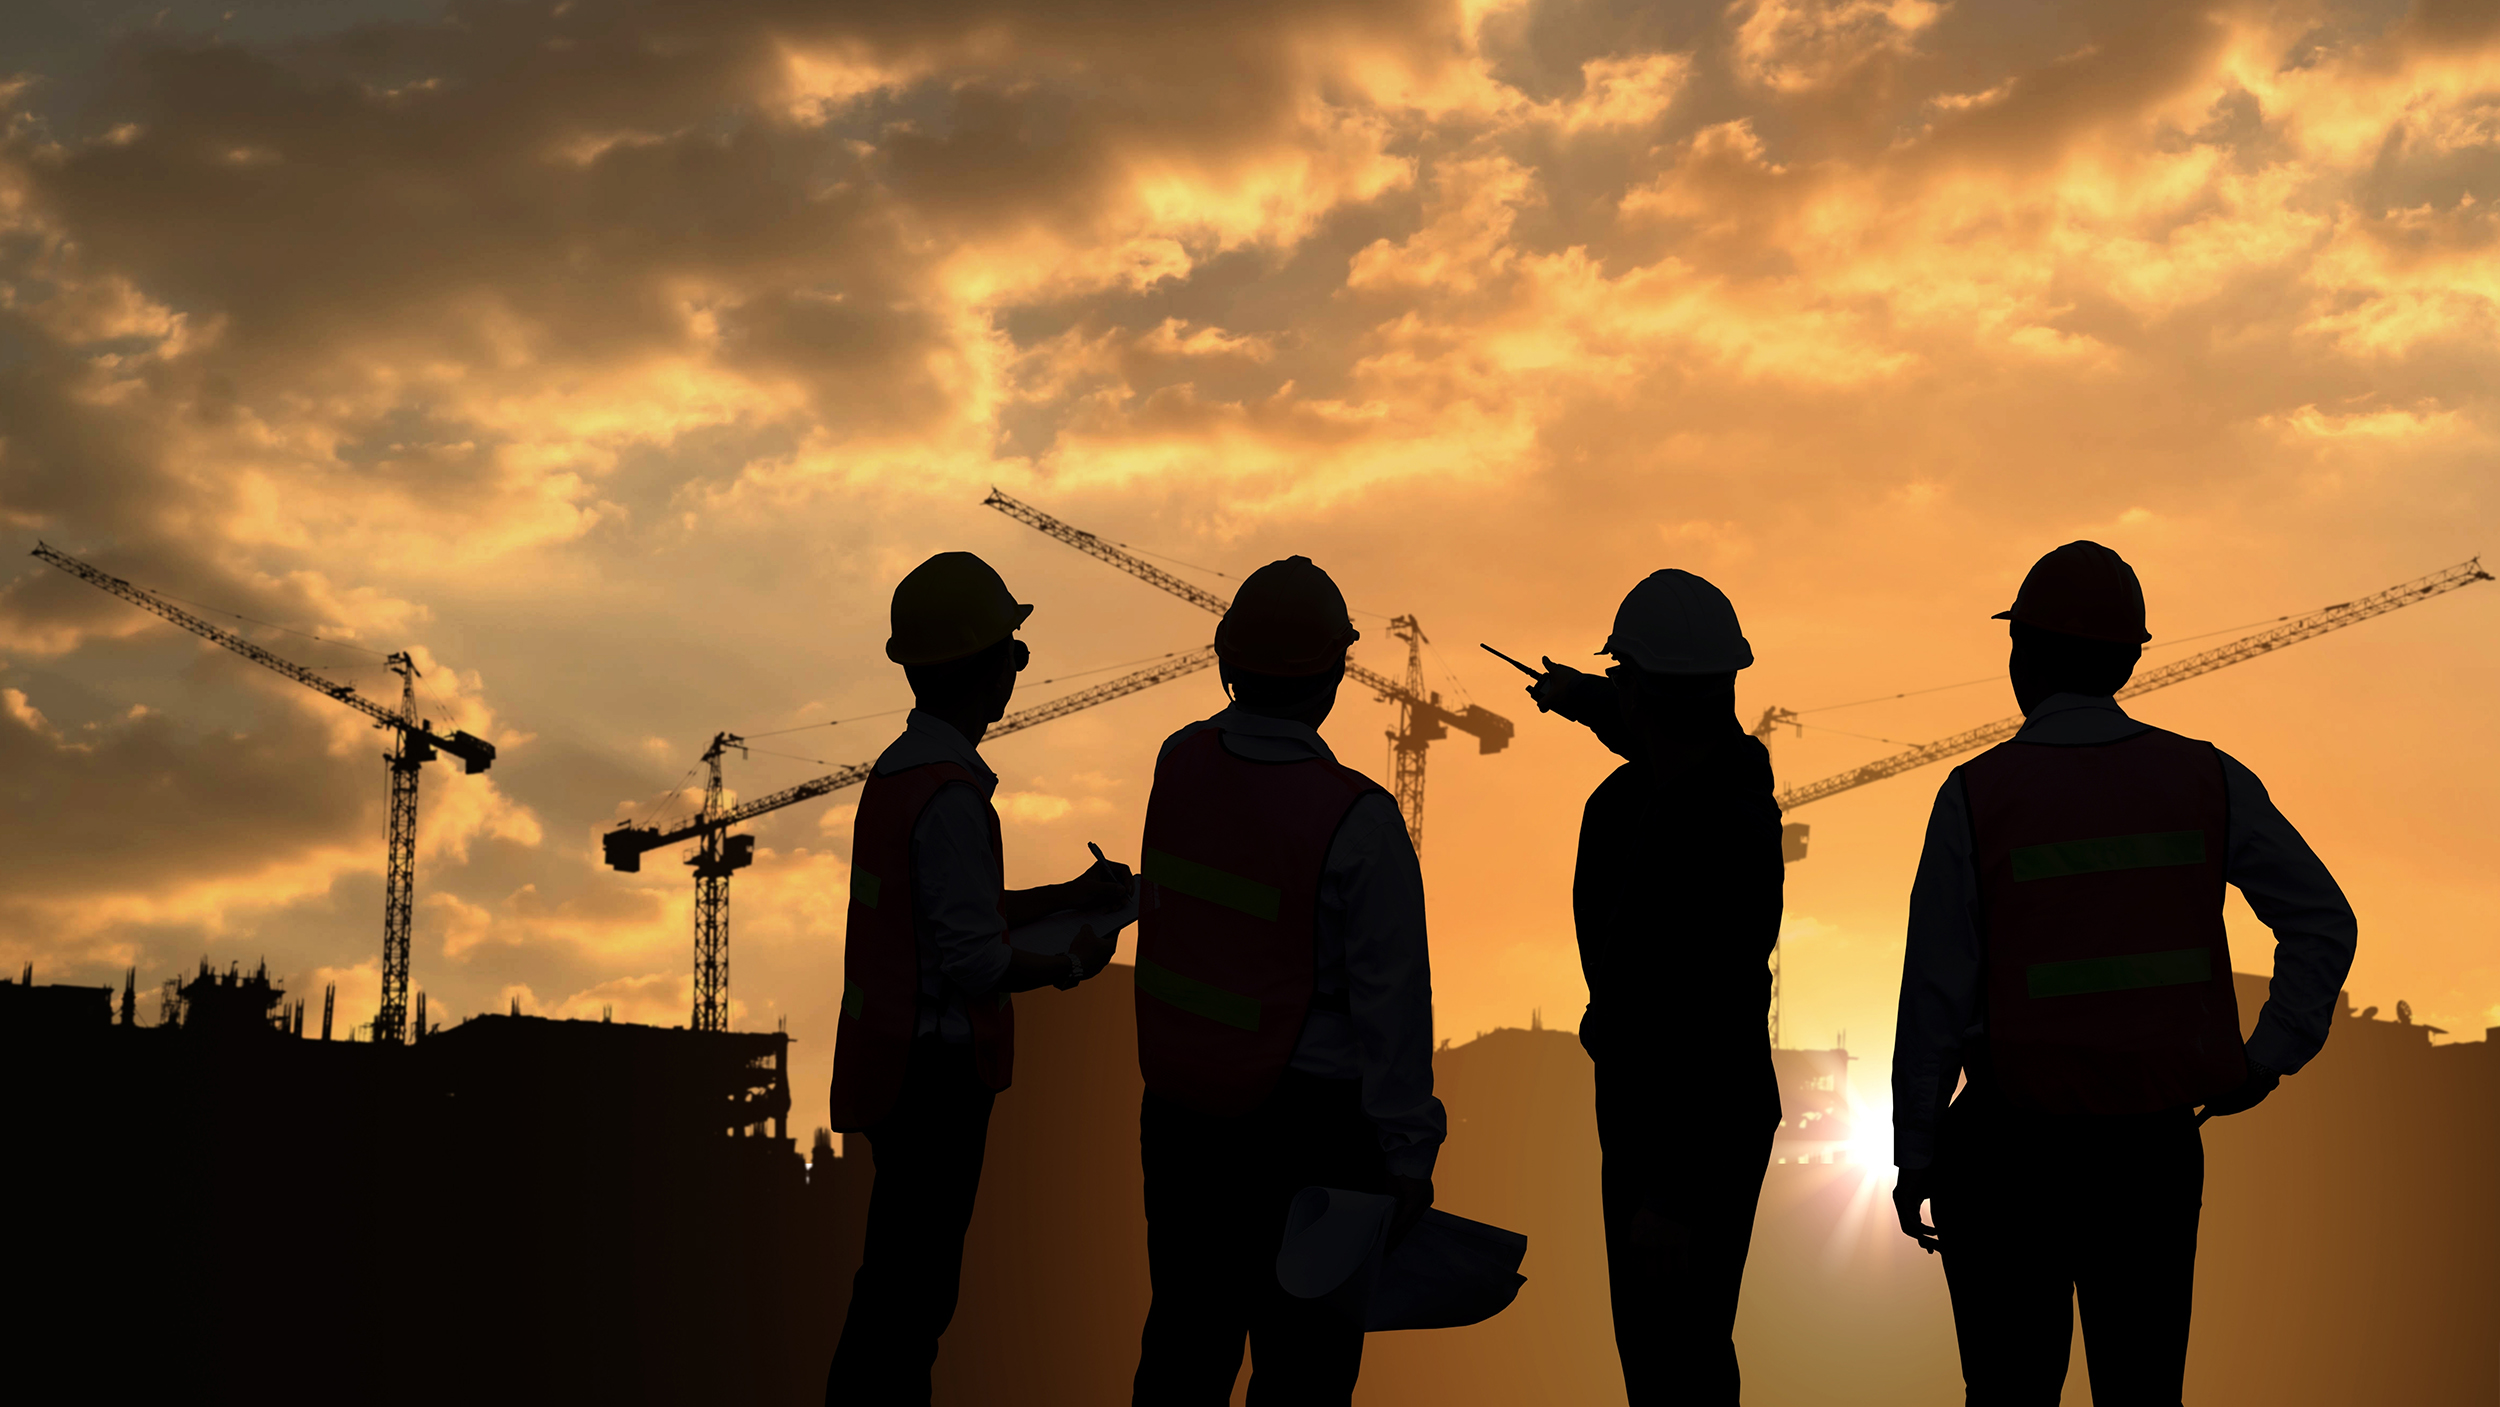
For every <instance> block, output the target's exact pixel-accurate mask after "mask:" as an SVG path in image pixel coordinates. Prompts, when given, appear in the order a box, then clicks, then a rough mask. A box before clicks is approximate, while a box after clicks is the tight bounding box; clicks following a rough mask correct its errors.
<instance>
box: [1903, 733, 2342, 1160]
mask: <svg viewBox="0 0 2500 1407" xmlns="http://www.w3.org/2000/svg"><path fill="white" fill-rule="evenodd" d="M2149 726H2150V725H2148V724H2144V723H2139V722H2137V721H2136V720H2134V719H2132V718H2129V717H2128V716H2127V713H2126V710H2124V709H2122V708H2120V707H2119V706H2118V702H2117V700H2115V699H2112V698H2108V697H2106V696H2104V697H2100V698H2092V697H2088V696H2085V695H2082V694H2053V695H2051V696H2050V697H2049V698H2047V699H2045V700H2043V701H2042V702H2041V704H2040V705H2039V707H2038V708H2036V709H2035V710H2033V712H2032V713H2031V715H2030V716H2029V717H2028V718H2027V719H2026V720H2025V721H2024V723H2023V727H2022V731H2021V732H2019V733H2017V734H2015V738H2016V740H2017V741H2019V742H2025V743H2043V744H2047V745H2049V746H2052V747H2094V746H2098V745H2100V744H2103V743H2112V742H2116V741H2118V740H2119V739H2121V738H2125V737H2130V736H2132V735H2134V734H2136V733H2141V732H2143V731H2145V730H2146V729H2147V728H2148V727H2149ZM2216 751H2217V752H2220V749H2216ZM2222 780H2223V789H2224V794H2225V796H2226V798H2227V800H2228V804H2229V809H2230V817H2231V819H2230V834H2229V836H2228V838H2227V840H2226V841H2225V845H2226V847H2227V853H2226V855H2225V857H2224V861H2223V878H2224V879H2225V880H2226V881H2228V882H2229V883H2231V884H2235V885H2237V886H2239V890H2240V893H2241V895H2242V896H2244V897H2245V898H2246V899H2247V900H2248V907H2249V908H2250V909H2251V910H2252V911H2254V912H2255V913H2256V915H2257V918H2258V920H2259V921H2260V922H2262V923H2264V924H2265V925H2266V927H2268V928H2270V929H2272V930H2274V980H2273V985H2272V986H2271V987H2270V988H2269V990H2268V994H2267V997H2266V1004H2265V1007H2264V1009H2263V1010H2262V1011H2261V1012H2259V1013H2258V1017H2257V1029H2256V1033H2255V1034H2253V1035H2251V1036H2250V1037H2249V1039H2248V1058H2249V1059H2250V1060H2251V1061H2253V1062H2255V1063H2256V1064H2259V1065H2262V1066H2264V1067H2265V1068H2266V1069H2269V1070H2272V1071H2274V1072H2275V1073H2276V1074H2279V1075H2288V1074H2291V1073H2293V1072H2294V1071H2296V1070H2298V1069H2300V1067H2301V1066H2303V1065H2306V1064H2308V1063H2309V1060H2310V1057H2312V1056H2314V1055H2316V1054H2317V1053H2318V1049H2319V1047H2321V1046H2323V1045H2325V1044H2326V1028H2327V1022H2328V1020H2329V1019H2330V1018H2331V1017H2332V1016H2333V1015H2334V1011H2335V1003H2336V1001H2337V1000H2338V997H2339V994H2340V992H2341V990H2342V988H2343V985H2344V977H2345V975H2346V974H2347V973H2348V972H2350V971H2351V970H2352V954H2353V945H2354V942H2355V940H2356V938H2357V935H2358V929H2359V925H2358V923H2357V921H2356V920H2355V919H2354V917H2353V912H2352V905H2351V904H2350V903H2348V902H2346V901H2345V899H2344V893H2343V891H2342V890H2341V889H2338V888H2337V887H2336V885H2335V877H2334V876H2333V875H2331V874H2329V873H2327V869H2326V866H2325V865H2324V864H2323V863H2321V862H2320V861H2319V859H2318V857H2317V855H2316V854H2315V852H2313V851H2311V850H2310V848H2309V843H2308V842H2307V841H2304V840H2302V839H2301V838H2300V832H2299V831H2297V830H2294V829H2293V828H2292V823H2291V822H2290V821H2287V820H2285V819H2284V818H2283V813H2282V812H2281V811H2278V810H2276V809H2275V806H2274V802H2273V800H2272V799H2271V798H2269V797H2268V796H2267V795H2266V789H2265V786H2264V784H2263V783H2261V782H2259V781H2258V780H2257V777H2256V775H2255V774H2254V773H2252V772H2250V771H2249V770H2248V769H2247V768H2246V767H2243V766H2241V765H2240V764H2239V762H2238V761H2237V760H2236V759H2234V758H2232V757H2231V756H2230V755H2229V754H2227V753H2226V754H2222ZM1971 850H1972V841H1971V823H1970V794H1969V791H1968V789H1967V786H1966V785H1965V783H1964V781H1963V778H1962V769H1961V768H1959V767H1956V768H1954V769H1953V773H1952V775H1951V776H1948V777H1946V778H1945V781H1944V786H1943V787H1942V788H1940V789H1939V790H1938V791H1937V793H1936V807H1935V810H1934V811H1933V812H1932V813H1931V814H1930V815H1929V817H1928V821H1927V848H1926V850H1925V852H1924V853H1922V854H1921V855H1920V856H1919V862H1918V878H1917V880H1916V882H1915V883H1914V885H1913V886H1912V888H1911V890H1910V930H1909V944H1908V949H1907V951H1906V952H1905V953H1904V954H1903V957H1902V963H1901V1012H1900V1025H1899V1028H1898V1029H1897V1031H1896V1032H1895V1035H1894V1038H1893V1052H1892V1128H1893V1157H1894V1161H1896V1162H1897V1163H1899V1164H1900V1166H1902V1167H1904V1168H1924V1167H1928V1166H1931V1165H1932V1164H1933V1163H1934V1161H1935V1154H1936V1132H1937V1128H1938V1126H1939V1123H1940V1121H1941V1119H1942V1117H1943V1112H1944V1106H1945V1104H1946V1103H1947V1102H1948V1101H1949V1100H1950V1099H1951V1098H1952V1095H1953V1087H1954V1083H1955V1081H1956V1080H1957V1079H1958V1078H1959V1076H1960V1075H1961V1073H1962V1071H1963V1068H1964V1064H1965V1053H1966V1052H1968V1051H1972V1050H1975V1049H1977V1048H1979V1047H1980V1046H1982V1045H1984V1044H1985V1043H1986V1041H1987V1035H1988V1019H1987V1017H1988V1009H1987V998H1986V994H1985V980H1986V979H1985V971H1986V947H1985V939H1984V937H1983V936H1982V934H1981V933H1980V930H1979V872H1978V869H1977V867H1976V866H1975V865H1974V864H1973V862H1972V859H1971Z"/></svg>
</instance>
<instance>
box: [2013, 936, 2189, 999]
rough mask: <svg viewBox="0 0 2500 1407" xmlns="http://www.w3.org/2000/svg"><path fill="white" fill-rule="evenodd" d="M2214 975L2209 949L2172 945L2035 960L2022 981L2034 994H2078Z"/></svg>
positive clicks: (2181, 982)
mask: <svg viewBox="0 0 2500 1407" xmlns="http://www.w3.org/2000/svg"><path fill="white" fill-rule="evenodd" d="M2213 975H2214V952H2213V949H2211V948H2174V949H2172V950H2171V951H2169V952H2166V953H2129V954H2127V955H2126V956H2124V957H2115V958H2077V959H2075V960H2074V961H2072V962H2035V963H2033V964H2032V965H2031V966H2030V967H2029V968H2027V969H2025V970H2024V972H2023V984H2024V986H2025V987H2026V988H2028V989H2029V990H2030V993H2031V995H2033V996H2035V997H2079V996H2083V995H2085V994H2086V993H2090V992H2132V991H2135V990H2137V989H2138V988H2141V987H2184V986H2186V985H2188V984H2189V983H2191V982H2209V981H2211V980H2213Z"/></svg>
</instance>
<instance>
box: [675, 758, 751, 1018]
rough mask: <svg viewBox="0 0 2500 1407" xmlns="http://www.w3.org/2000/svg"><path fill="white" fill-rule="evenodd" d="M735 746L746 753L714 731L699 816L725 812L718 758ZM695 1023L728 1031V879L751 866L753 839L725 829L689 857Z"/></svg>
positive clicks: (708, 834) (708, 835) (716, 830)
mask: <svg viewBox="0 0 2500 1407" xmlns="http://www.w3.org/2000/svg"><path fill="white" fill-rule="evenodd" d="M731 748H736V749H737V750H738V753H739V755H740V756H744V755H745V754H746V739H744V738H741V737H739V736H738V735H737V734H735V733H715V734H713V735H712V745H711V746H710V747H708V748H706V749H704V752H703V761H704V763H705V764H706V765H708V766H709V767H710V768H711V769H712V775H711V780H710V781H708V782H707V783H705V785H704V788H703V816H704V819H705V820H716V819H717V818H718V817H719V816H720V815H721V814H722V813H723V812H725V811H727V810H728V809H729V808H728V807H727V806H726V805H725V804H724V803H723V801H722V791H721V776H720V760H721V755H722V754H723V753H726V752H728V751H729V750H730V749H731ZM686 863H687V864H689V865H692V866H693V867H694V1021H693V1026H694V1029H695V1030H698V1031H726V1030H728V1029H729V877H730V876H731V875H733V874H736V873H737V872H738V871H740V870H742V869H745V868H746V867H747V866H749V865H752V864H754V863H755V837H754V836H751V835H731V834H729V833H728V827H727V826H725V825H715V826H714V827H713V828H712V829H710V830H707V831H705V832H704V833H703V836H702V841H701V844H700V845H699V846H698V847H697V848H696V850H695V853H694V858H692V859H690V860H688V861H687V862H686Z"/></svg>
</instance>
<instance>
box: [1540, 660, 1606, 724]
mask: <svg viewBox="0 0 2500 1407" xmlns="http://www.w3.org/2000/svg"><path fill="white" fill-rule="evenodd" d="M1605 683H1606V679H1605V676H1604V675H1599V674H1586V673H1583V672H1581V671H1580V670H1576V669H1573V668H1572V667H1571V666H1570V665H1567V664H1556V663H1554V657H1553V656H1552V655H1547V656H1546V657H1545V677H1544V678H1542V679H1539V680H1538V681H1536V682H1535V683H1534V684H1531V685H1529V686H1528V697H1529V698H1531V699H1534V700H1536V708H1537V712H1539V713H1554V714H1560V715H1561V716H1563V717H1564V718H1568V719H1570V720H1571V721H1572V722H1574V723H1586V722H1587V721H1589V718H1590V716H1591V715H1590V712H1589V711H1590V710H1591V709H1592V708H1599V707H1603V708H1612V707H1614V706H1615V702H1614V699H1613V697H1612V696H1611V695H1612V691H1611V690H1605V689H1604V685H1605ZM1592 686H1596V687H1592Z"/></svg>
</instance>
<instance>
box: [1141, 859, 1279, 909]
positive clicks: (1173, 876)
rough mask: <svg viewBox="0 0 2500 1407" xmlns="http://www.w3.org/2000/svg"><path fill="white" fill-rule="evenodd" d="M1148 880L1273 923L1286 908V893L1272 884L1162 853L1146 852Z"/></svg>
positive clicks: (1194, 897)
mask: <svg viewBox="0 0 2500 1407" xmlns="http://www.w3.org/2000/svg"><path fill="white" fill-rule="evenodd" d="M1146 878H1148V879H1151V880H1153V881H1154V882H1155V883H1157V884H1160V885H1162V886H1163V887H1164V888H1166V889H1171V890H1177V891H1178V892H1180V893H1183V894H1186V895H1188V896H1189V897H1190V898H1192V899H1204V900H1206V901H1207V902H1208V903H1210V904H1221V905H1223V906H1224V907H1225V908H1228V909H1234V910H1238V911H1239V912H1242V913H1245V914H1248V915H1249V916H1250V917H1252V918H1263V919H1266V920H1268V921H1269V922H1271V923H1272V922H1274V921H1275V918H1276V915H1278V914H1279V913H1282V912H1283V911H1284V907H1285V895H1284V891H1283V890H1280V889H1278V888H1277V887H1276V886H1274V885H1272V884H1261V883H1259V882H1258V881H1257V880H1255V879H1243V878H1242V877H1241V876H1240V875H1237V874H1226V873H1225V872H1224V871H1222V870H1219V869H1217V868H1215V867H1214V866H1212V865H1201V864H1199V863H1197V862H1196V861H1194V860H1184V859H1181V858H1179V857H1178V856H1175V855H1166V854H1164V853H1163V852H1162V851H1160V850H1149V851H1147V852H1146Z"/></svg>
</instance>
